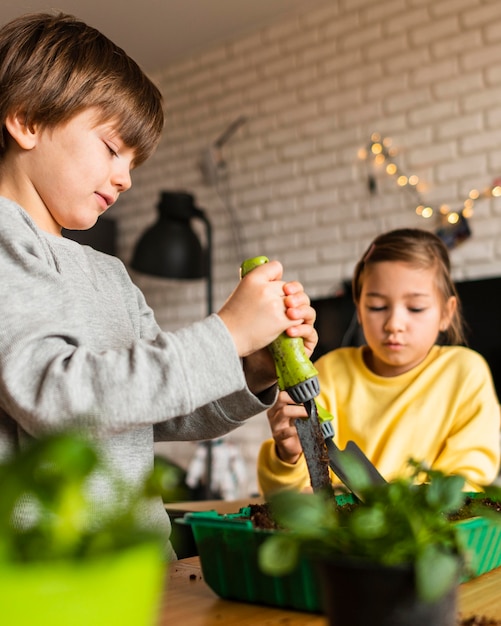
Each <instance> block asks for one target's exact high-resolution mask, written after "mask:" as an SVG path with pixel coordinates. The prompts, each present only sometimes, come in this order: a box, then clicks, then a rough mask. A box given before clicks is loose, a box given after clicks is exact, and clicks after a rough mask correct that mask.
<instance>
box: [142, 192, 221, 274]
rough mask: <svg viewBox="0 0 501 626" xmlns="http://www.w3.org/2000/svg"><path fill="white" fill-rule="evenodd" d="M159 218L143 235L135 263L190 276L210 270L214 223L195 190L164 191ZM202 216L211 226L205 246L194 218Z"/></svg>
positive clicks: (145, 268)
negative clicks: (196, 200)
mask: <svg viewBox="0 0 501 626" xmlns="http://www.w3.org/2000/svg"><path fill="white" fill-rule="evenodd" d="M157 209H158V219H157V221H156V222H155V223H154V224H153V225H152V226H151V227H150V228H148V229H147V230H146V231H145V232H144V234H143V235H142V236H141V238H140V239H139V241H138V243H137V245H136V248H135V251H134V254H133V257H132V261H131V267H132V268H133V269H135V270H137V271H139V272H143V273H145V274H152V275H154V276H162V277H164V278H175V279H180V280H189V279H197V278H206V277H208V276H209V274H210V258H209V255H210V250H209V242H210V225H209V223H208V220H207V218H206V217H205V215H204V213H203V211H201V210H200V209H198V208H197V207H196V206H195V204H194V198H193V196H192V195H191V194H189V193H186V192H181V191H164V192H162V194H161V197H160V202H159V203H158V205H157ZM194 218H198V219H201V220H202V221H203V222H204V223H205V226H206V228H207V232H208V246H207V249H204V248H203V246H202V243H201V242H200V239H199V237H198V235H197V233H196V232H195V231H194V230H193V225H192V222H191V220H192V219H194Z"/></svg>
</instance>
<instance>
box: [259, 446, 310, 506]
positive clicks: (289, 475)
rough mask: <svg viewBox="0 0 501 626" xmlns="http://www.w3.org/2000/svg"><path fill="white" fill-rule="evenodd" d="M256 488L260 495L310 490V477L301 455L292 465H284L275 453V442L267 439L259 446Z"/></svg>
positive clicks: (266, 495)
mask: <svg viewBox="0 0 501 626" xmlns="http://www.w3.org/2000/svg"><path fill="white" fill-rule="evenodd" d="M257 477H258V486H259V489H260V491H261V493H262V494H263V495H264V496H265V497H268V496H269V495H270V494H272V493H274V492H276V491H281V490H283V489H296V490H298V491H305V490H309V489H311V482H310V475H309V473H308V467H307V465H306V460H305V458H304V455H303V454H302V455H301V456H300V457H299V459H298V460H297V462H296V463H294V465H292V464H291V463H284V461H282V460H281V459H280V458H279V457H278V456H277V453H276V449H275V442H274V440H273V439H267V440H266V441H264V442H263V443H262V444H261V448H260V450H259V454H258V459H257Z"/></svg>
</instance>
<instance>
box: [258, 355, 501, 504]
mask: <svg viewBox="0 0 501 626" xmlns="http://www.w3.org/2000/svg"><path fill="white" fill-rule="evenodd" d="M367 349H368V348H367V347H361V348H339V349H337V350H333V351H332V352H329V353H328V354H326V355H324V356H323V357H321V358H320V359H319V360H318V361H317V362H316V364H315V366H316V367H317V369H318V372H319V382H320V389H321V392H320V395H319V397H318V403H319V404H320V405H322V406H323V407H325V408H326V409H327V410H328V411H329V412H330V413H332V415H333V416H334V420H333V427H334V433H335V435H334V441H335V442H336V444H337V445H338V446H339V447H340V448H341V449H343V448H344V447H345V446H346V443H347V441H349V440H350V439H351V440H353V441H354V442H355V443H357V444H358V445H359V446H360V448H361V449H362V450H363V451H364V452H365V454H366V455H367V456H368V457H369V459H370V460H371V461H372V463H373V464H374V465H375V466H376V467H377V468H378V470H379V471H380V472H381V474H382V475H383V476H384V477H385V478H386V479H387V480H391V479H392V478H395V477H396V476H402V475H405V474H406V473H408V472H409V468H408V465H407V461H408V459H409V458H410V457H412V458H414V459H416V460H419V461H424V462H425V463H426V464H427V465H428V466H431V467H433V468H434V469H440V470H442V471H444V472H446V473H449V474H461V475H463V476H464V477H465V478H466V480H467V481H468V488H469V489H471V490H476V489H478V486H479V485H486V484H489V483H491V482H492V481H493V480H494V479H495V478H496V476H497V474H498V470H499V462H500V446H499V429H500V412H499V403H498V399H497V396H496V392H495V389H494V385H493V382H492V377H491V373H490V370H489V367H488V365H487V363H486V362H485V360H484V359H483V357H482V356H481V355H480V354H478V353H477V352H474V351H473V350H470V349H468V348H463V347H459V346H447V347H444V346H433V348H432V349H431V350H430V352H429V354H428V356H427V357H426V359H425V360H424V361H423V362H422V363H420V364H419V365H418V366H417V367H415V368H414V369H412V370H410V371H409V372H406V373H405V374H402V375H400V376H394V377H392V378H385V377H382V376H377V375H376V374H374V373H372V372H371V371H370V370H369V369H368V368H367V367H366V365H365V363H364V360H363V351H364V350H367ZM257 473H258V482H259V486H260V489H261V491H262V493H263V494H265V495H268V494H269V493H271V492H273V491H277V490H280V489H284V488H289V489H290V488H295V489H299V490H303V489H306V488H308V487H309V486H310V478H309V474H308V469H307V467H306V462H305V459H304V457H303V456H301V457H300V458H299V460H298V462H297V463H296V464H294V465H291V464H289V463H284V462H283V461H281V460H280V459H279V458H278V457H277V454H276V451H275V445H274V441H273V439H270V440H268V441H266V442H264V443H263V445H262V446H261V450H260V452H259V457H258V464H257Z"/></svg>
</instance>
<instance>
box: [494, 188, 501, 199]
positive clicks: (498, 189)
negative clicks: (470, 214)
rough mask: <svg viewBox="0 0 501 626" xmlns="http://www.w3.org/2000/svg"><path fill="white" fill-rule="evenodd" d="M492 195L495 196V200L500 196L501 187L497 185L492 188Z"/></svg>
mask: <svg viewBox="0 0 501 626" xmlns="http://www.w3.org/2000/svg"><path fill="white" fill-rule="evenodd" d="M492 195H493V196H495V197H496V198H498V197H499V196H501V187H500V186H499V185H496V186H495V187H493V189H492Z"/></svg>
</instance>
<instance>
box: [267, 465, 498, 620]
mask: <svg viewBox="0 0 501 626" xmlns="http://www.w3.org/2000/svg"><path fill="white" fill-rule="evenodd" d="M410 465H411V467H412V474H411V475H410V476H409V477H408V478H400V479H397V480H395V481H392V482H389V483H386V484H383V485H381V486H371V485H370V484H369V482H368V480H367V477H366V476H365V473H364V470H363V468H361V467H360V466H359V465H358V463H357V462H356V460H355V459H349V458H347V459H346V464H345V468H344V469H345V470H346V472H348V473H349V475H350V479H351V482H352V484H356V485H357V493H360V495H361V500H360V501H355V503H354V504H353V505H344V506H340V505H338V504H337V503H336V500H335V498H334V497H333V495H332V493H325V492H322V493H314V494H306V493H298V492H294V491H283V492H280V493H277V494H275V496H273V497H271V498H270V501H269V505H270V508H271V511H272V515H273V518H274V519H275V521H276V522H277V523H278V524H279V525H280V527H281V528H283V529H284V531H283V532H277V533H272V534H270V536H269V537H268V538H267V539H266V540H265V541H264V543H263V544H262V545H261V547H260V551H259V565H260V568H261V569H262V571H263V572H265V573H266V574H270V575H274V576H280V575H283V574H287V573H290V572H291V571H293V570H294V568H295V567H296V564H297V562H298V559H299V558H300V556H304V555H306V556H307V558H309V559H311V560H312V562H314V563H315V564H317V565H318V570H319V573H320V574H319V580H320V581H321V585H322V595H323V605H324V610H325V612H326V614H327V615H328V617H329V620H330V623H331V624H332V625H333V626H334V625H336V626H345V625H349V626H367V624H370V625H371V626H414V625H415V626H422V625H423V624H426V626H455V625H456V623H457V587H458V585H459V582H460V578H461V575H462V572H463V571H464V568H466V567H467V554H466V551H465V549H464V546H463V544H462V541H461V537H460V534H459V533H458V532H457V524H456V523H455V522H454V521H452V520H451V518H450V517H449V514H451V513H452V512H454V511H458V510H460V509H461V507H462V506H463V504H464V502H465V499H466V497H467V494H466V493H465V491H464V490H463V488H464V480H463V479H462V478H461V477H460V476H447V475H444V474H443V473H441V472H438V471H431V470H426V469H425V468H424V467H422V466H421V465H420V464H419V463H416V462H413V461H410ZM418 478H419V479H420V480H419V484H418V481H417V479H418ZM496 495H498V496H499V491H496Z"/></svg>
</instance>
